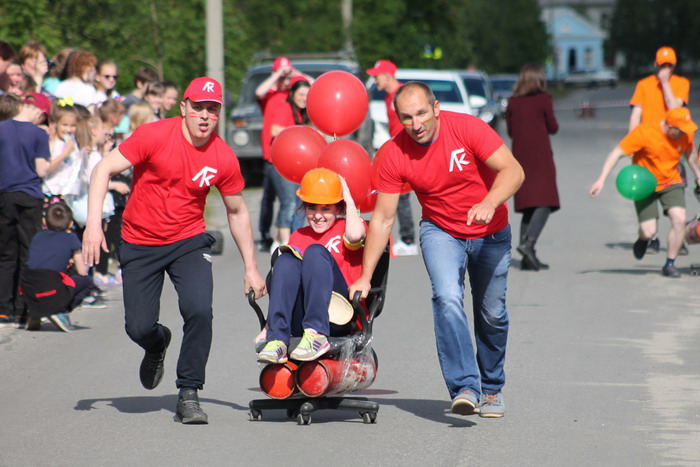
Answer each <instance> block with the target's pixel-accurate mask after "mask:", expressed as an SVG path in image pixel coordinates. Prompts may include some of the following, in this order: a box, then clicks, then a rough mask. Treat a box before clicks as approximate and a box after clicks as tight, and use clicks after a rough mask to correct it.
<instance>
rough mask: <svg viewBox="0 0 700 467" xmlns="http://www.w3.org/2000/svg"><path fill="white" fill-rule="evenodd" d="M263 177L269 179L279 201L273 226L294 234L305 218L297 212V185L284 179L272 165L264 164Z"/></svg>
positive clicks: (299, 201) (298, 201)
mask: <svg viewBox="0 0 700 467" xmlns="http://www.w3.org/2000/svg"><path fill="white" fill-rule="evenodd" d="M263 171H264V173H263V174H264V176H265V177H266V178H267V179H269V181H270V183H271V185H272V187H273V189H274V191H275V193H276V194H277V197H278V198H279V200H280V208H279V210H278V211H277V220H276V222H275V226H276V227H277V228H278V229H282V228H288V229H291V231H292V232H294V231H295V230H296V229H298V228H299V227H303V225H304V221H305V220H306V216H305V215H304V213H303V212H301V211H300V210H299V207H300V206H301V200H300V199H299V197H297V188H299V185H297V184H296V183H292V182H290V181H289V180H287V179H286V178H284V177H283V176H282V175H280V173H279V172H278V171H277V169H275V166H274V165H272V164H268V163H266V164H265V166H264V168H263Z"/></svg>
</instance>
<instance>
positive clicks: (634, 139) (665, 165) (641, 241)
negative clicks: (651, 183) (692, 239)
mask: <svg viewBox="0 0 700 467" xmlns="http://www.w3.org/2000/svg"><path fill="white" fill-rule="evenodd" d="M697 128H698V127H697V125H695V123H694V122H693V121H692V120H691V119H690V112H689V111H688V109H687V108H685V107H676V108H675V109H671V110H669V111H668V112H666V118H665V119H664V121H662V122H660V123H658V124H646V123H643V124H641V125H639V126H637V127H635V128H634V130H632V131H631V132H629V133H628V134H627V136H625V137H624V138H623V139H622V141H620V143H619V144H618V145H617V146H615V148H614V149H613V150H612V151H611V152H610V154H608V157H607V158H606V159H605V162H604V163H603V168H602V170H601V172H600V176H599V177H598V179H597V180H596V181H595V182H594V183H593V185H592V186H591V188H590V189H589V190H588V194H589V195H590V196H591V197H596V196H598V195H599V194H600V192H601V191H602V190H603V186H604V185H605V179H606V178H607V176H608V175H609V174H610V172H611V171H612V169H613V168H614V167H615V164H617V161H618V160H619V159H620V158H622V157H623V156H625V155H632V163H633V164H637V165H640V166H642V167H645V168H647V169H649V170H650V171H651V173H652V174H654V177H655V178H656V181H657V186H656V189H655V191H654V193H652V194H651V195H649V196H648V197H646V198H644V199H642V200H639V201H635V202H634V207H635V209H636V211H637V218H638V220H639V238H638V239H637V241H636V242H634V245H633V247H632V252H633V253H634V257H635V258H637V259H642V258H644V255H645V253H646V251H647V247H648V245H649V241H650V240H651V239H652V238H653V237H654V236H655V235H656V232H657V229H658V219H659V211H658V207H657V204H656V202H657V201H659V202H660V203H661V207H662V209H663V213H664V214H665V215H667V216H668V218H669V220H670V221H671V230H670V231H669V233H668V249H667V251H666V263H665V264H664V266H663V268H662V269H661V273H662V274H663V275H664V276H666V277H674V278H676V277H680V275H681V273H680V272H679V271H678V269H677V268H676V266H675V261H676V257H677V256H678V251H679V250H680V247H681V244H682V243H683V236H684V228H685V220H686V219H685V195H684V190H685V185H684V184H683V180H682V179H681V176H680V174H679V173H678V169H677V167H678V163H679V162H680V159H681V154H683V155H684V156H685V157H686V159H687V160H688V163H689V166H690V168H691V170H692V171H693V172H694V173H695V176H696V177H699V178H700V168H698V166H697V163H696V161H695V160H693V157H691V155H692V149H693V134H694V133H695V130H697Z"/></svg>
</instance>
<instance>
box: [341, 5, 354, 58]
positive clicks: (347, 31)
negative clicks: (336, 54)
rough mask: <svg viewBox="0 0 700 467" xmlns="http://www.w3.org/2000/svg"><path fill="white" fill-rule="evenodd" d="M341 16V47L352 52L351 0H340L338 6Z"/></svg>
mask: <svg viewBox="0 0 700 467" xmlns="http://www.w3.org/2000/svg"><path fill="white" fill-rule="evenodd" d="M340 10H341V13H342V16H343V48H344V49H345V50H346V51H348V52H354V51H355V48H354V47H353V45H352V0H342V5H341V7H340Z"/></svg>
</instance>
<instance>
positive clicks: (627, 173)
mask: <svg viewBox="0 0 700 467" xmlns="http://www.w3.org/2000/svg"><path fill="white" fill-rule="evenodd" d="M615 184H616V185H617V191H619V192H620V194H621V195H622V196H624V197H625V198H627V199H631V200H632V201H639V200H640V199H644V198H646V197H647V196H649V195H651V194H652V193H654V191H655V190H656V184H657V182H656V177H654V174H653V173H651V171H650V170H649V169H647V168H646V167H642V166H641V165H636V164H632V165H628V166H627V167H625V168H624V169H622V170H620V173H619V174H617V179H616V180H615Z"/></svg>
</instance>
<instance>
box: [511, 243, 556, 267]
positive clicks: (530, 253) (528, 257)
mask: <svg viewBox="0 0 700 467" xmlns="http://www.w3.org/2000/svg"><path fill="white" fill-rule="evenodd" d="M517 250H518V253H520V254H521V255H523V260H522V263H521V266H522V269H524V270H531V271H539V270H540V269H549V265H547V264H544V263H542V262H540V260H539V259H537V255H536V254H535V240H534V239H533V238H531V237H528V238H527V239H526V240H525V242H523V243H521V244H520V245H519V246H518V248H517Z"/></svg>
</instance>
